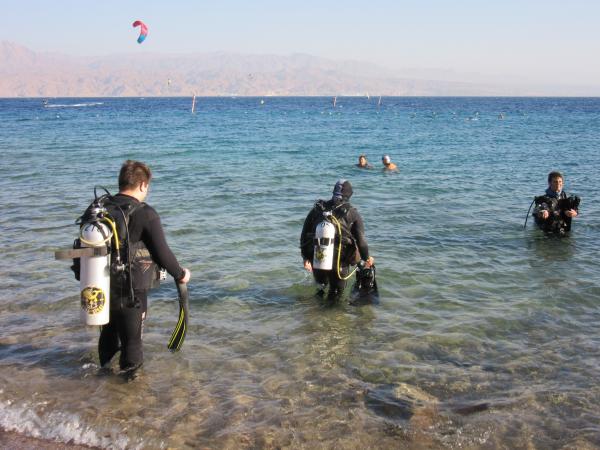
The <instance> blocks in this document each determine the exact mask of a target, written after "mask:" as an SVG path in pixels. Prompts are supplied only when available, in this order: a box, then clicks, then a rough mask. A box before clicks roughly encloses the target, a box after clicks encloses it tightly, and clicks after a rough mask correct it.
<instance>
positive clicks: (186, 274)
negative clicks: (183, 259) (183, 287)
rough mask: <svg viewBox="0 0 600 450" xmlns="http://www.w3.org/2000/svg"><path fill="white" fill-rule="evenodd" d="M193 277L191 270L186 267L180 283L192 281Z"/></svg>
mask: <svg viewBox="0 0 600 450" xmlns="http://www.w3.org/2000/svg"><path fill="white" fill-rule="evenodd" d="M191 277H192V274H191V273H190V271H189V270H187V269H185V268H184V269H183V278H182V279H181V280H179V281H178V283H181V284H186V283H187V282H188V281H190V278H191Z"/></svg>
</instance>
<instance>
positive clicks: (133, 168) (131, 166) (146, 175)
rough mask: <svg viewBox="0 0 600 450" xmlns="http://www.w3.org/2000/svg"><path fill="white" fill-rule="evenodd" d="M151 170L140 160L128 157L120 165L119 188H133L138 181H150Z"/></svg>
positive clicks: (137, 184)
mask: <svg viewBox="0 0 600 450" xmlns="http://www.w3.org/2000/svg"><path fill="white" fill-rule="evenodd" d="M151 179H152V171H151V170H150V167H148V166H147V165H146V164H144V163H143V162H140V161H133V160H132V159H128V160H127V161H125V162H124V163H123V165H122V166H121V172H119V190H121V191H123V190H125V189H134V188H136V187H138V186H139V185H140V183H150V180H151Z"/></svg>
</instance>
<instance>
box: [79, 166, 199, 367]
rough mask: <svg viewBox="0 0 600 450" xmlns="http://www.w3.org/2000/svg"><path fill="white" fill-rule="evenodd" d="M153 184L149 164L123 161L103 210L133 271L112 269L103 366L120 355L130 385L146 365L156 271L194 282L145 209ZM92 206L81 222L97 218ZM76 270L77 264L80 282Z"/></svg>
mask: <svg viewBox="0 0 600 450" xmlns="http://www.w3.org/2000/svg"><path fill="white" fill-rule="evenodd" d="M151 178H152V172H151V171H150V168H149V167H148V166H147V165H146V164H144V163H142V162H139V161H132V160H127V161H125V162H124V163H123V166H122V167H121V171H120V173H119V193H118V194H117V195H114V196H111V195H106V196H105V197H104V198H103V204H102V206H103V207H104V208H105V209H106V211H107V212H108V213H109V214H110V216H111V217H113V218H114V221H115V222H116V229H118V230H120V232H119V235H120V238H119V241H121V254H122V255H123V258H124V261H123V262H124V263H125V264H126V266H127V267H128V269H129V270H127V269H125V270H124V269H120V270H119V269H118V268H116V269H114V268H112V267H111V276H110V320H109V322H108V324H106V325H103V326H102V328H101V331H100V339H99V341H98V353H99V356H100V365H101V366H102V367H106V366H107V365H108V364H109V363H110V361H111V359H112V358H113V356H114V355H115V354H116V353H117V352H118V351H119V350H120V351H121V355H120V359H119V366H120V368H121V370H122V371H123V373H124V375H125V377H126V378H127V379H133V378H135V376H136V371H137V369H139V368H140V367H141V365H142V362H143V352H142V325H143V321H144V319H145V318H146V312H147V310H148V291H149V289H150V287H151V286H152V284H153V281H154V280H155V274H156V270H155V268H156V267H155V265H158V266H160V267H163V268H164V269H166V271H167V272H168V273H169V274H170V275H171V276H172V277H173V278H174V279H175V280H177V282H179V283H187V282H188V281H189V279H190V271H189V270H187V269H184V268H182V267H181V266H180V265H179V263H178V262H177V259H176V258H175V255H174V254H173V252H172V251H171V249H170V248H169V246H168V244H167V241H166V238H165V234H164V231H163V228H162V225H161V222H160V217H159V216H158V213H157V212H156V211H155V210H154V208H152V207H151V206H150V205H147V204H146V203H144V200H145V198H146V196H147V195H148V189H149V186H150V180H151ZM94 206H95V205H94V204H92V205H90V207H89V208H88V209H87V210H86V212H85V213H84V215H83V216H82V217H81V219H80V220H81V221H82V222H84V221H85V220H86V217H88V216H89V215H90V214H92V213H93V207H94ZM117 260H118V258H117ZM78 266H79V260H76V263H75V264H74V267H73V270H74V271H75V274H76V277H78V275H79V267H78ZM122 267H124V266H122ZM113 272H114V273H113ZM78 279H79V278H78Z"/></svg>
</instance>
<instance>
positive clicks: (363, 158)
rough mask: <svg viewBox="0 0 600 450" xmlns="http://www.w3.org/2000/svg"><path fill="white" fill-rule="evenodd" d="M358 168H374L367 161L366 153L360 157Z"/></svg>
mask: <svg viewBox="0 0 600 450" xmlns="http://www.w3.org/2000/svg"><path fill="white" fill-rule="evenodd" d="M356 167H359V168H361V169H372V168H373V166H372V165H371V164H369V162H368V161H367V156H366V155H365V154H364V153H363V154H361V155H360V156H359V157H358V164H357V165H356Z"/></svg>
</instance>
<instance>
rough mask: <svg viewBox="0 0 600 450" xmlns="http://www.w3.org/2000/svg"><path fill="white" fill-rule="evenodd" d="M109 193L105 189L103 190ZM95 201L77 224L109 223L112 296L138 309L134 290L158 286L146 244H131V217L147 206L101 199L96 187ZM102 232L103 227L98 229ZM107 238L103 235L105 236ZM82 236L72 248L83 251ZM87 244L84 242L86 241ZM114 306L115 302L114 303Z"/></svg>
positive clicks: (76, 262)
mask: <svg viewBox="0 0 600 450" xmlns="http://www.w3.org/2000/svg"><path fill="white" fill-rule="evenodd" d="M104 190H105V191H106V189H104ZM94 196H95V199H94V201H93V202H92V203H91V204H90V205H89V206H88V208H87V209H86V210H85V212H84V213H83V215H82V216H81V217H79V219H77V221H76V223H77V224H78V225H80V227H83V226H85V225H87V224H93V223H106V224H108V225H109V226H110V229H111V230H112V236H111V235H106V236H105V243H106V246H107V249H108V253H110V255H111V264H110V275H111V283H110V290H111V297H112V298H114V299H116V298H119V299H126V300H127V306H129V307H131V306H135V307H139V301H137V300H136V298H135V294H134V291H135V290H136V289H140V290H147V289H150V288H153V287H156V286H157V285H158V279H159V276H158V266H157V265H156V263H154V261H153V260H152V257H151V255H150V252H149V251H148V249H147V248H146V245H145V244H144V242H143V241H141V240H139V241H136V242H131V240H130V237H129V223H130V219H131V215H132V214H134V213H135V212H136V211H138V210H140V209H142V208H144V207H145V206H146V204H145V203H143V202H139V203H133V202H126V203H124V202H119V201H118V200H117V198H116V197H113V196H112V195H110V193H109V192H108V191H106V194H104V195H102V196H100V197H98V196H97V195H96V189H95V188H94ZM99 230H103V228H101V227H99ZM103 235H104V233H103ZM82 240H83V238H82V237H81V236H80V237H79V238H77V239H76V240H75V242H74V244H73V248H81V242H82ZM84 243H85V241H84ZM71 268H72V269H73V271H74V272H75V278H76V279H79V258H74V259H73V266H71ZM113 304H114V303H113Z"/></svg>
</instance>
